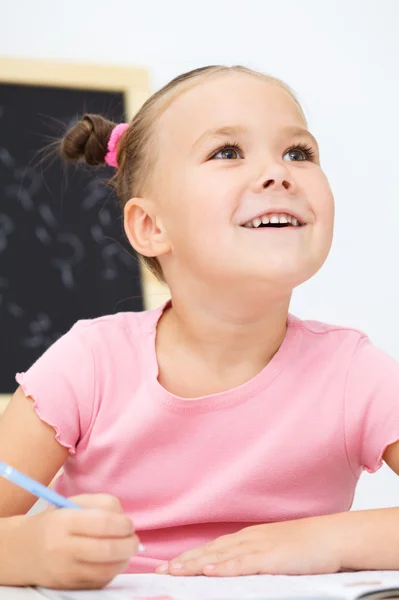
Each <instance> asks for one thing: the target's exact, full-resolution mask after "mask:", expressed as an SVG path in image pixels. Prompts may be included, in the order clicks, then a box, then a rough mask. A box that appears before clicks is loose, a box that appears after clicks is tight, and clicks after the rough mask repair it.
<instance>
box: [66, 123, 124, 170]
mask: <svg viewBox="0 0 399 600" xmlns="http://www.w3.org/2000/svg"><path fill="white" fill-rule="evenodd" d="M115 125H116V123H113V122H112V121H108V119H104V117H102V116H101V115H92V114H86V115H84V116H83V118H82V119H81V120H80V121H78V122H77V123H76V124H75V125H74V126H73V127H71V129H69V131H67V133H66V134H65V136H64V137H63V138H62V140H61V144H60V154H61V156H62V158H64V159H65V160H67V161H70V162H78V161H80V162H86V164H88V165H93V166H96V165H104V164H105V161H104V157H105V155H106V154H107V151H108V148H107V146H108V140H109V138H110V136H111V132H112V130H113V128H114V127H115Z"/></svg>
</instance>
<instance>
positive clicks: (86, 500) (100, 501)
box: [69, 494, 123, 513]
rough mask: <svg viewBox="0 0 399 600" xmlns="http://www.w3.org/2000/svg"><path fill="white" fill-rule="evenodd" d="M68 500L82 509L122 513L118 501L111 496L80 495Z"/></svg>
mask: <svg viewBox="0 0 399 600" xmlns="http://www.w3.org/2000/svg"><path fill="white" fill-rule="evenodd" d="M69 499H70V500H71V501H72V502H75V503H76V504H78V505H79V506H81V507H82V508H101V509H103V510H109V511H111V512H119V513H121V512H123V508H122V506H121V503H120V501H119V499H118V498H116V496H112V495H111V494H80V495H79V496H73V497H72V498H69Z"/></svg>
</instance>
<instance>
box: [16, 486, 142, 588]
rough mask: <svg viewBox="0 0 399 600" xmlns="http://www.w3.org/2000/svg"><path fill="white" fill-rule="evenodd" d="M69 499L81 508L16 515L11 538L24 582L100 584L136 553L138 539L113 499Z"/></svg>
mask: <svg viewBox="0 0 399 600" xmlns="http://www.w3.org/2000/svg"><path fill="white" fill-rule="evenodd" d="M72 500H73V501H75V502H76V503H77V504H79V505H80V506H82V507H84V508H83V510H74V509H66V508H65V509H64V508H63V509H53V508H50V509H48V510H45V511H44V512H42V513H39V514H36V515H27V516H24V517H21V519H23V521H22V520H21V522H20V527H19V529H16V533H15V536H14V539H13V540H12V542H13V543H14V542H15V543H18V547H19V563H20V564H21V565H22V566H21V567H20V568H21V570H23V571H24V578H25V579H26V582H25V584H28V585H40V586H43V587H50V588H59V589H77V588H101V587H103V586H105V585H106V584H107V583H109V582H110V581H111V579H113V578H114V577H115V575H118V574H119V573H121V572H122V571H123V570H124V569H125V568H126V567H127V565H128V563H129V559H130V558H131V557H132V556H133V555H134V554H135V553H136V552H137V549H138V544H139V539H138V537H137V536H136V535H135V533H134V527H133V523H132V521H131V520H130V519H129V517H127V516H126V515H125V514H124V513H123V511H122V508H121V505H120V503H119V500H118V499H117V498H115V497H113V496H109V495H106V494H90V495H82V496H75V497H74V498H72ZM15 538H17V539H15Z"/></svg>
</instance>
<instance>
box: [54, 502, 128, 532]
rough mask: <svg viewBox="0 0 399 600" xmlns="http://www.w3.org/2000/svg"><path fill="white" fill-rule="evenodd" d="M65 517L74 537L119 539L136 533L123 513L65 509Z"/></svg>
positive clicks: (88, 509) (90, 509)
mask: <svg viewBox="0 0 399 600" xmlns="http://www.w3.org/2000/svg"><path fill="white" fill-rule="evenodd" d="M63 516H64V518H65V519H66V520H67V521H68V532H69V533H70V534H72V535H80V536H88V537H96V538H114V537H115V538H118V537H127V536H131V535H132V534H133V533H134V526H133V523H132V521H131V519H130V518H129V517H128V516H127V515H125V514H123V513H122V514H121V513H117V512H111V511H107V510H100V509H95V508H85V509H84V510H68V509H64V511H63Z"/></svg>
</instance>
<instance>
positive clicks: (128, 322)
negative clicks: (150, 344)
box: [67, 307, 162, 349]
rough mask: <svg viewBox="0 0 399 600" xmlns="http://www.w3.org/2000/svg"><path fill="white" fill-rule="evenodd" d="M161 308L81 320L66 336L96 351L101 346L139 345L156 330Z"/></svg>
mask: <svg viewBox="0 0 399 600" xmlns="http://www.w3.org/2000/svg"><path fill="white" fill-rule="evenodd" d="M161 310H162V308H161V307H160V308H157V309H153V310H143V311H139V312H119V313H115V314H111V315H104V316H101V317H96V318H93V319H81V320H79V321H77V322H76V323H75V324H74V325H73V326H72V327H71V329H70V330H69V332H68V334H67V335H70V336H71V337H74V338H75V339H80V340H81V341H82V342H83V343H86V344H89V345H90V346H94V347H95V348H96V349H98V348H99V347H101V346H105V347H109V345H112V346H114V345H116V346H118V345H120V344H122V345H123V344H124V343H128V344H130V345H138V346H139V345H140V341H141V340H142V339H143V338H144V337H146V336H148V335H149V334H150V333H151V332H152V331H154V330H155V328H156V323H157V321H158V318H159V316H160V313H161Z"/></svg>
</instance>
